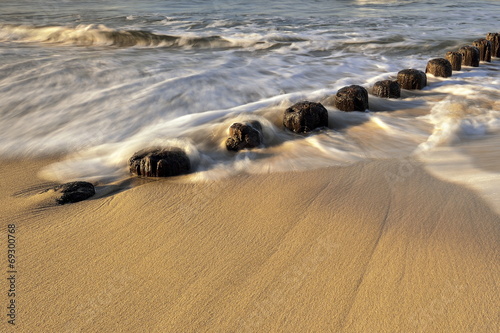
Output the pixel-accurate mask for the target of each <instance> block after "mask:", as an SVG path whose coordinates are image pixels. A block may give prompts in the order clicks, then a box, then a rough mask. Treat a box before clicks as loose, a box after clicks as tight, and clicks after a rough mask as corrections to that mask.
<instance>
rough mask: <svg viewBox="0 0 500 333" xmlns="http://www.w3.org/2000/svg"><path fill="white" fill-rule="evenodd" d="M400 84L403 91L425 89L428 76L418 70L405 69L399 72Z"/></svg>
mask: <svg viewBox="0 0 500 333" xmlns="http://www.w3.org/2000/svg"><path fill="white" fill-rule="evenodd" d="M398 83H399V85H400V86H401V88H403V89H408V90H414V89H423V88H424V87H425V86H426V85H427V75H425V73H424V72H422V71H419V70H418V69H403V70H402V71H399V72H398Z"/></svg>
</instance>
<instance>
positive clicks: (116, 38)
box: [0, 24, 241, 48]
mask: <svg viewBox="0 0 500 333" xmlns="http://www.w3.org/2000/svg"><path fill="white" fill-rule="evenodd" d="M0 41H3V42H25V43H26V42H28V43H30V42H31V43H52V44H63V45H75V46H114V47H132V46H138V47H188V48H230V47H239V46H241V43H236V42H234V41H230V40H227V39H225V38H223V37H220V36H171V35H165V34H156V33H152V32H149V31H143V30H114V29H110V28H108V27H106V26H104V25H94V24H91V25H78V26H76V27H67V26H31V25H14V24H0Z"/></svg>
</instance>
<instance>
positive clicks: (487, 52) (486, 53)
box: [472, 38, 491, 62]
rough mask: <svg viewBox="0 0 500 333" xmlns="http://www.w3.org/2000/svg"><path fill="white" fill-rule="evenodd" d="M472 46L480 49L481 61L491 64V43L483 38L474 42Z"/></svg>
mask: <svg viewBox="0 0 500 333" xmlns="http://www.w3.org/2000/svg"><path fill="white" fill-rule="evenodd" d="M472 46H475V47H477V48H478V49H479V60H481V61H486V62H491V42H490V41H489V40H487V39H486V38H481V39H478V40H475V41H474V42H472Z"/></svg>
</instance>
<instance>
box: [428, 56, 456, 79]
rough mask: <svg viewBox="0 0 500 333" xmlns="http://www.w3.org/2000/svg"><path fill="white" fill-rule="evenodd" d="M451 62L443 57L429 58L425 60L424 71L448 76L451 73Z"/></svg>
mask: <svg viewBox="0 0 500 333" xmlns="http://www.w3.org/2000/svg"><path fill="white" fill-rule="evenodd" d="M452 71H453V70H452V67H451V63H450V62H449V61H448V60H446V59H444V58H436V59H431V60H429V62H427V67H426V68H425V72H426V73H431V74H432V75H434V76H439V77H450V76H451V74H452Z"/></svg>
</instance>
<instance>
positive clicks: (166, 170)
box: [129, 147, 191, 177]
mask: <svg viewBox="0 0 500 333" xmlns="http://www.w3.org/2000/svg"><path fill="white" fill-rule="evenodd" d="M129 167H130V172H131V173H133V174H136V175H138V176H144V177H172V176H178V175H183V174H186V173H189V172H190V171H191V162H190V160H189V157H188V156H187V154H186V152H184V151H183V150H182V149H180V148H177V147H170V148H146V149H143V150H141V151H138V152H136V153H135V154H134V155H133V156H132V157H131V158H130V160H129Z"/></svg>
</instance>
